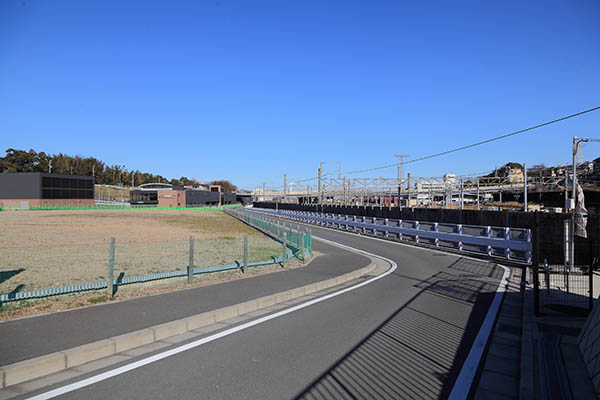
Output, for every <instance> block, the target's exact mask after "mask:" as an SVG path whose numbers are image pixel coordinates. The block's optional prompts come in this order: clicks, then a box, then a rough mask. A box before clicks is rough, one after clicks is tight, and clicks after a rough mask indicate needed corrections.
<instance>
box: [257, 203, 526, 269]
mask: <svg viewBox="0 0 600 400" xmlns="http://www.w3.org/2000/svg"><path fill="white" fill-rule="evenodd" d="M252 210H254V211H255V212H258V213H262V214H270V215H277V216H279V217H282V218H287V219H290V220H293V221H299V222H304V223H309V224H315V225H319V226H326V227H329V228H335V229H341V230H345V231H351V232H356V233H361V234H368V235H372V236H379V237H385V238H388V239H396V240H399V241H409V242H413V243H417V244H419V243H421V244H428V245H432V246H436V247H446V248H453V249H456V250H459V251H467V252H474V253H479V254H485V255H487V256H489V257H502V258H505V259H508V260H511V259H512V260H518V261H525V262H527V263H531V251H532V243H531V230H530V229H522V228H508V227H493V226H479V225H462V224H443V223H438V222H421V221H408V220H396V219H387V218H375V217H373V218H371V217H357V216H353V215H341V214H327V213H316V212H307V211H292V210H277V211H276V210H270V209H259V208H253V209H252Z"/></svg>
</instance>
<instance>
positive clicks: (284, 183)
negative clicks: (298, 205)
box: [281, 174, 287, 203]
mask: <svg viewBox="0 0 600 400" xmlns="http://www.w3.org/2000/svg"><path fill="white" fill-rule="evenodd" d="M286 190H287V176H286V174H283V197H282V199H281V202H282V203H283V201H284V200H285V192H286Z"/></svg>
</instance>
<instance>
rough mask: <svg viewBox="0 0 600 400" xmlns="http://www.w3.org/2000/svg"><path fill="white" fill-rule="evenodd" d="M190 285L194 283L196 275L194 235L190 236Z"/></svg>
mask: <svg viewBox="0 0 600 400" xmlns="http://www.w3.org/2000/svg"><path fill="white" fill-rule="evenodd" d="M187 273H188V283H192V277H193V275H194V235H190V262H189V263H188V271H187Z"/></svg>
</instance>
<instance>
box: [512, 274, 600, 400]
mask: <svg viewBox="0 0 600 400" xmlns="http://www.w3.org/2000/svg"><path fill="white" fill-rule="evenodd" d="M532 282H533V278H532V277H531V271H529V273H528V280H527V283H526V285H525V286H524V288H525V293H524V304H523V341H522V346H521V383H520V389H519V393H520V398H521V399H532V398H536V399H537V398H539V399H596V398H597V396H596V392H595V390H594V387H593V385H592V381H591V379H590V376H589V373H588V371H587V368H586V366H585V363H584V361H583V358H582V356H581V353H580V351H579V348H578V346H577V339H578V336H579V333H580V332H581V328H582V327H583V325H584V323H585V321H586V319H587V317H577V316H567V315H565V316H540V317H536V316H535V310H534V302H533V284H532ZM596 282H597V280H596ZM594 286H596V287H597V285H594Z"/></svg>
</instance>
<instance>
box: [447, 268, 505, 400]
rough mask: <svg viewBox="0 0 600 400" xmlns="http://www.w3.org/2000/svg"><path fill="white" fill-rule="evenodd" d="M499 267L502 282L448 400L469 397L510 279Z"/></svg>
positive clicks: (460, 399) (459, 399)
mask: <svg viewBox="0 0 600 400" xmlns="http://www.w3.org/2000/svg"><path fill="white" fill-rule="evenodd" d="M497 265H500V264H497ZM500 266H501V267H502V268H504V274H503V275H502V280H501V281H500V284H498V288H497V289H496V294H495V295H494V300H492V304H491V305H490V308H488V312H487V314H486V316H485V319H484V320H483V323H482V324H481V328H479V333H477V337H476V338H475V341H474V342H473V345H472V346H471V350H469V355H468V356H467V358H466V359H465V362H464V364H463V366H462V368H461V369H460V373H459V374H458V377H457V378H456V381H455V382H454V386H453V387H452V391H451V392H450V396H449V397H448V400H462V399H466V398H467V397H468V396H469V392H470V390H471V386H472V385H473V380H474V379H475V374H476V373H477V369H478V368H479V363H480V362H481V357H482V356H483V351H484V350H485V346H486V344H487V341H488V339H489V337H490V333H491V332H492V328H493V327H494V322H496V316H497V315H498V311H500V304H501V303H502V297H504V292H506V285H507V284H508V278H509V277H510V269H508V268H507V267H505V266H504V265H500Z"/></svg>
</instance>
